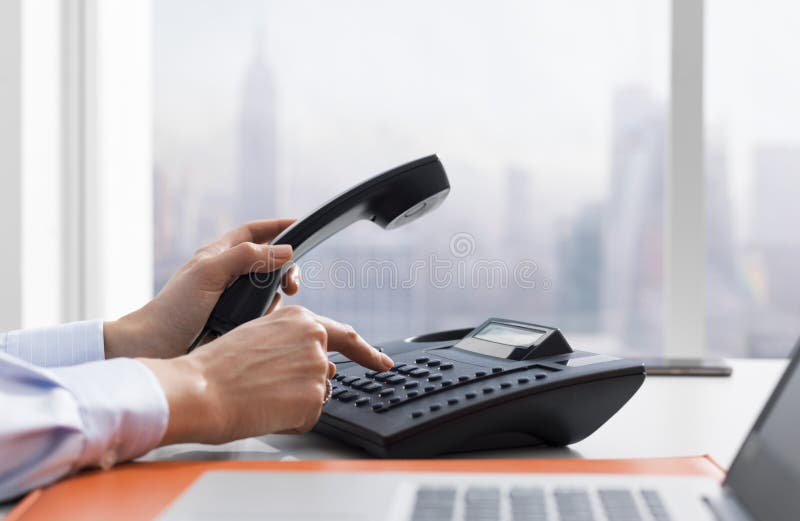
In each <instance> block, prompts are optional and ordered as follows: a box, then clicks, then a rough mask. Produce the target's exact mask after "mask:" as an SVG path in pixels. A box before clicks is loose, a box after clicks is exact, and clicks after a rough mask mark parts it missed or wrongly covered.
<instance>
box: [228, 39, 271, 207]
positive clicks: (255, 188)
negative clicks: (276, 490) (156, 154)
mask: <svg viewBox="0 0 800 521" xmlns="http://www.w3.org/2000/svg"><path fill="white" fill-rule="evenodd" d="M260 40H261V39H260V38H255V42H256V43H255V50H254V52H253V58H252V60H251V62H250V64H249V66H248V68H247V71H246V73H245V76H244V83H243V85H242V97H241V99H242V104H241V109H240V113H239V164H238V176H237V179H236V185H237V192H236V197H235V198H234V208H233V215H234V216H235V217H236V220H237V221H239V222H245V221H251V220H254V219H267V218H272V217H277V216H278V208H277V197H276V188H277V182H278V175H277V115H276V102H275V82H274V80H273V76H272V73H271V71H270V68H269V66H268V63H267V60H266V57H265V56H264V52H263V50H262V49H261V41H260Z"/></svg>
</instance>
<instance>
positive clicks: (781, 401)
mask: <svg viewBox="0 0 800 521" xmlns="http://www.w3.org/2000/svg"><path fill="white" fill-rule="evenodd" d="M799 358H800V342H798V344H797V345H795V349H794V356H793V357H792V360H791V362H790V363H789V367H788V368H787V369H786V372H785V373H784V375H783V377H782V378H781V380H780V382H779V383H778V385H777V386H776V388H775V391H773V393H772V396H771V397H770V399H769V401H768V402H767V405H766V407H764V410H763V411H762V412H761V415H760V416H759V418H758V420H757V421H756V424H755V426H754V427H753V430H752V431H751V432H750V435H749V436H748V437H747V439H746V440H745V442H744V444H743V445H742V448H741V449H740V450H739V454H738V455H737V456H736V460H735V461H734V462H733V465H732V466H731V469H730V472H728V478H727V479H726V481H725V485H726V486H727V487H730V489H732V490H733V492H734V493H735V494H736V497H737V499H738V500H739V501H740V502H741V503H742V504H743V505H744V506H745V508H747V510H748V511H749V512H750V513H751V514H752V516H753V517H754V518H755V519H758V520H770V521H772V520H774V521H789V520H796V519H798V517H797V516H798V512H800V494H799V493H798V491H800V370H798V369H797V365H798V359H799Z"/></svg>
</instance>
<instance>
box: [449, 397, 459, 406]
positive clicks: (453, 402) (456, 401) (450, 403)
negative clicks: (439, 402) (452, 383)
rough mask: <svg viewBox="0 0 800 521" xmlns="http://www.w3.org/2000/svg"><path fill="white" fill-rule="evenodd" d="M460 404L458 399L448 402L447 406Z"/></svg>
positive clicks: (451, 399)
mask: <svg viewBox="0 0 800 521" xmlns="http://www.w3.org/2000/svg"><path fill="white" fill-rule="evenodd" d="M457 403H458V398H450V399H449V400H447V405H455V404H457Z"/></svg>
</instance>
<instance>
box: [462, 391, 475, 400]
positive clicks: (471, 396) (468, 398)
mask: <svg viewBox="0 0 800 521" xmlns="http://www.w3.org/2000/svg"><path fill="white" fill-rule="evenodd" d="M464 396H465V397H466V398H467V400H472V399H473V398H475V397H476V396H478V395H477V394H475V393H473V392H469V393H467V394H465V395H464Z"/></svg>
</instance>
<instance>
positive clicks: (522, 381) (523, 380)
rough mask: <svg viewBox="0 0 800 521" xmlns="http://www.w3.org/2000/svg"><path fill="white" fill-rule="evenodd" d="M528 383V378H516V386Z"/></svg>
mask: <svg viewBox="0 0 800 521" xmlns="http://www.w3.org/2000/svg"><path fill="white" fill-rule="evenodd" d="M530 381H531V379H530V378H517V383H518V384H526V383H528V382H530Z"/></svg>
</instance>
